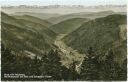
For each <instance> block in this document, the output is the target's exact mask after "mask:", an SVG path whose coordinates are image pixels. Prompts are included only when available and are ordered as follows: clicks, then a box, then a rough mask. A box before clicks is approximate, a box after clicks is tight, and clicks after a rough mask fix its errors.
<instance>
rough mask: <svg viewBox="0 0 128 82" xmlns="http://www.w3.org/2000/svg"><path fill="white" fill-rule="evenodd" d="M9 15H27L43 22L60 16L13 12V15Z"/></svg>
mask: <svg viewBox="0 0 128 82" xmlns="http://www.w3.org/2000/svg"><path fill="white" fill-rule="evenodd" d="M11 15H12V16H13V15H20V16H23V15H29V16H34V17H37V18H40V19H43V20H44V19H48V18H51V17H58V16H60V14H49V13H35V12H15V13H13V14H11Z"/></svg>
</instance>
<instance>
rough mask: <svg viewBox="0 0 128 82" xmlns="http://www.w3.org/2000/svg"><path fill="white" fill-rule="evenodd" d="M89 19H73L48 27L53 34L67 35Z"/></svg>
mask: <svg viewBox="0 0 128 82" xmlns="http://www.w3.org/2000/svg"><path fill="white" fill-rule="evenodd" d="M88 20H89V19H85V18H73V19H69V20H65V21H62V22H60V23H58V24H55V25H52V26H51V27H50V29H51V30H53V31H54V32H55V33H58V34H67V33H70V32H72V31H74V30H75V29H77V28H78V27H79V26H80V25H81V24H82V23H84V22H86V21H88Z"/></svg>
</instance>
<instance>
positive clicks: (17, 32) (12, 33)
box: [1, 13, 56, 55]
mask: <svg viewBox="0 0 128 82" xmlns="http://www.w3.org/2000/svg"><path fill="white" fill-rule="evenodd" d="M1 21H2V22H1V33H2V36H1V38H2V43H3V44H5V46H7V47H9V48H11V49H12V50H13V51H14V52H15V53H18V54H19V53H22V54H29V55H41V54H44V53H45V52H48V51H49V50H51V49H52V48H54V47H53V42H54V38H55V37H56V34H55V33H54V32H53V31H51V30H50V29H49V28H47V27H45V26H43V25H42V24H39V23H34V22H31V21H28V20H23V19H20V20H19V19H15V18H13V17H11V16H9V15H7V14H5V13H2V20H1Z"/></svg>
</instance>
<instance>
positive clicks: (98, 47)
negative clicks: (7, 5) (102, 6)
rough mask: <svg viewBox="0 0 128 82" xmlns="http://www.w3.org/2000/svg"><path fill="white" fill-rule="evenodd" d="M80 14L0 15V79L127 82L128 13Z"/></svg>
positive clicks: (33, 13) (41, 12)
mask: <svg viewBox="0 0 128 82" xmlns="http://www.w3.org/2000/svg"><path fill="white" fill-rule="evenodd" d="M58 9H59V8H58ZM58 9H57V10H58ZM61 9H63V8H61ZM71 9H72V8H71ZM92 9H93V8H92ZM5 10H6V9H5ZM5 10H4V11H5ZM31 10H32V9H31ZM39 10H40V9H39ZM75 10H76V9H75ZM78 11H79V10H78ZM78 11H77V12H74V13H71V12H70V13H69V12H66V11H64V14H61V13H63V12H59V13H56V12H52V13H48V11H47V13H44V12H45V11H40V13H36V12H25V11H24V12H23V10H22V12H19V11H18V12H11V11H10V10H9V11H8V12H11V14H7V13H5V12H1V33H2V35H1V38H2V41H1V44H2V45H1V46H2V58H3V59H2V77H3V75H4V73H23V74H26V75H44V76H51V78H45V77H44V78H43V79H41V80H43V81H45V80H48V81H52V80H56V81H60V80H62V81H71V80H77V81H85V80H87V81H88V80H111V81H112V80H126V71H127V70H126V69H127V65H126V63H127V62H126V60H127V57H126V56H127V46H126V44H127V38H126V34H127V32H126V29H127V28H126V27H127V24H126V18H127V17H126V12H115V11H112V10H107V11H103V10H102V11H101V10H100V11H97V12H78ZM6 12H7V10H6ZM49 12H51V11H49ZM3 79H4V80H8V78H7V79H6V78H4V77H3ZM9 80H10V79H9ZM20 80H21V79H20ZM22 80H24V79H22ZM31 80H35V79H31Z"/></svg>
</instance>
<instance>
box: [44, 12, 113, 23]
mask: <svg viewBox="0 0 128 82" xmlns="http://www.w3.org/2000/svg"><path fill="white" fill-rule="evenodd" d="M114 13H115V12H113V11H102V12H81V13H72V14H67V15H62V16H59V17H51V18H49V19H47V21H49V22H51V23H53V24H57V23H59V22H62V21H64V20H68V19H72V18H89V19H95V18H100V17H105V16H108V15H111V14H114Z"/></svg>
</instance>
